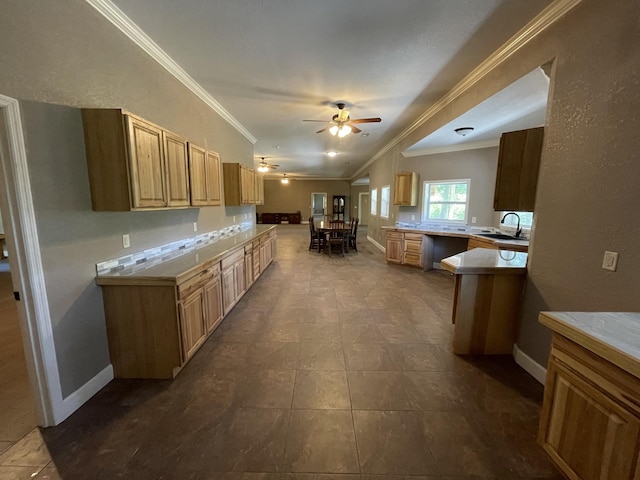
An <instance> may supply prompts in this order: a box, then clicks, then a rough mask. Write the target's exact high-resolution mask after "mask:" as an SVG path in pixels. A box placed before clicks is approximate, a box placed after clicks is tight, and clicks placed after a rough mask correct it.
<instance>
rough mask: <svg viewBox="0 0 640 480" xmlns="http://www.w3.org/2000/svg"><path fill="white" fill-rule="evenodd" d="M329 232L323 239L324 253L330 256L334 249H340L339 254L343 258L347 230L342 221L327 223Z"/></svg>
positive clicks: (345, 248) (346, 247)
mask: <svg viewBox="0 0 640 480" xmlns="http://www.w3.org/2000/svg"><path fill="white" fill-rule="evenodd" d="M329 227H330V230H329V231H328V232H327V235H326V237H325V242H326V249H325V250H326V251H327V253H328V254H329V256H331V253H332V250H333V249H334V247H340V254H341V255H342V256H343V257H344V253H345V250H347V249H348V247H349V246H348V244H347V230H346V228H345V225H344V221H343V220H332V221H330V222H329Z"/></svg>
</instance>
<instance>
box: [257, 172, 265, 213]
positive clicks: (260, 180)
mask: <svg viewBox="0 0 640 480" xmlns="http://www.w3.org/2000/svg"><path fill="white" fill-rule="evenodd" d="M255 179H256V182H255V185H256V204H257V205H264V177H263V176H262V175H260V174H259V173H256V175H255Z"/></svg>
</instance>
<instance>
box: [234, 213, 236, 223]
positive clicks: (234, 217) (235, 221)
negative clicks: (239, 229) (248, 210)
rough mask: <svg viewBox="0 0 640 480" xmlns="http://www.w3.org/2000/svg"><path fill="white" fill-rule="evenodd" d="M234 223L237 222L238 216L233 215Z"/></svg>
mask: <svg viewBox="0 0 640 480" xmlns="http://www.w3.org/2000/svg"><path fill="white" fill-rule="evenodd" d="M233 223H236V216H235V215H234V216H233Z"/></svg>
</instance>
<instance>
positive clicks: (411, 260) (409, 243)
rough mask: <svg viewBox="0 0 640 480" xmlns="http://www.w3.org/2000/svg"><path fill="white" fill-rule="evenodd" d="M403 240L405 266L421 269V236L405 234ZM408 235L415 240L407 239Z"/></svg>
mask: <svg viewBox="0 0 640 480" xmlns="http://www.w3.org/2000/svg"><path fill="white" fill-rule="evenodd" d="M404 235H405V238H404V261H403V263H404V264H406V265H413V266H414V267H422V238H421V237H422V235H415V234H411V233H405V234H404ZM409 235H413V236H415V238H407V237H408V236H409Z"/></svg>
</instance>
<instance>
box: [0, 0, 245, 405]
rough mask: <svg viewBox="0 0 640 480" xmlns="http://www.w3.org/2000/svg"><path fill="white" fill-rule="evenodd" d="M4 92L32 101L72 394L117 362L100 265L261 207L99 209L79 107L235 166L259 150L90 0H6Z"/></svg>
mask: <svg viewBox="0 0 640 480" xmlns="http://www.w3.org/2000/svg"><path fill="white" fill-rule="evenodd" d="M0 44H1V45H2V48H1V49H0V64H1V65H2V68H1V69H0V93H2V94H4V95H7V96H10V97H14V98H18V99H22V100H28V101H22V102H21V108H22V110H23V115H24V119H23V121H24V126H25V130H26V132H25V133H26V142H27V155H28V164H29V171H30V175H31V182H32V185H33V197H34V204H35V205H34V206H35V213H36V220H37V227H38V234H39V237H40V242H41V247H42V258H43V266H44V270H45V272H44V273H45V281H46V285H47V296H48V299H49V303H50V309H51V317H52V323H53V332H54V341H55V347H56V354H57V357H58V366H59V370H60V379H61V384H62V392H63V395H64V396H67V395H69V394H71V393H72V392H74V391H75V390H77V389H78V388H80V387H81V386H82V385H84V384H85V383H86V382H87V381H88V380H90V379H91V378H92V377H93V376H94V375H96V374H97V373H98V372H100V371H101V370H102V369H104V368H105V367H106V366H107V365H108V364H109V358H108V353H107V341H106V335H105V326H104V317H103V311H102V298H101V292H100V290H99V288H97V287H96V286H95V285H94V283H93V278H94V276H95V273H94V264H95V263H96V262H98V261H102V260H107V259H109V258H114V257H117V256H120V255H122V254H124V253H125V251H124V250H123V249H122V234H124V233H129V234H130V236H131V249H129V250H126V252H127V253H130V252H134V251H138V250H142V249H145V248H148V247H150V246H154V245H159V244H163V243H167V242H170V241H174V240H178V239H181V238H185V237H188V236H192V235H193V225H192V224H193V222H198V228H199V231H200V232H206V231H209V230H214V229H218V228H220V227H223V226H227V225H230V224H232V223H233V216H236V222H240V221H241V220H242V218H241V217H244V216H246V217H248V218H249V219H253V218H254V211H255V209H254V207H224V206H222V207H206V208H200V209H185V210H173V211H161V212H160V211H159V212H138V213H126V212H125V213H111V212H92V211H91V204H90V199H89V186H88V178H87V173H86V164H85V160H84V146H83V140H82V126H81V120H80V115H79V111H78V110H77V109H70V108H63V107H56V106H50V105H44V104H38V103H36V102H32V101H37V102H50V103H56V104H61V105H66V106H73V107H82V106H87V107H123V108H126V109H128V110H130V111H132V112H133V113H136V114H138V115H140V116H142V117H145V118H147V119H149V120H151V121H153V122H155V123H158V124H160V125H162V126H163V127H165V128H168V129H170V130H173V131H175V132H176V133H178V134H181V135H184V136H186V137H187V138H188V139H189V140H191V141H193V142H195V143H197V144H199V145H201V146H203V147H207V148H210V149H212V150H216V151H218V152H219V153H220V155H221V158H222V161H223V162H242V163H247V164H251V165H252V164H253V145H252V144H251V142H249V141H248V140H246V139H245V138H244V137H243V136H242V135H241V134H240V133H238V132H237V131H236V130H235V129H234V128H232V127H230V126H229V125H228V124H227V123H226V122H225V121H224V120H222V118H220V117H219V116H218V115H217V114H216V113H214V112H213V111H212V110H211V109H210V108H209V107H207V106H206V105H205V104H204V103H202V102H201V101H200V100H199V99H198V98H197V97H195V96H194V95H193V94H192V93H191V92H190V91H188V90H187V89H186V88H185V87H184V86H183V85H182V84H181V83H179V82H178V81H177V80H175V79H174V78H173V77H172V76H170V75H169V74H168V73H167V72H166V71H165V70H163V69H162V68H161V67H160V66H159V65H157V64H156V63H155V61H153V60H151V58H149V57H148V56H147V55H146V54H145V53H143V52H142V50H140V49H139V48H138V47H136V46H134V45H133V44H132V43H131V42H130V40H128V39H127V38H126V37H125V36H124V35H123V34H122V33H120V32H119V31H118V30H117V29H116V28H115V27H114V26H112V25H111V24H110V23H109V22H107V20H105V19H104V18H103V17H102V16H100V15H99V14H98V13H97V12H96V11H95V10H94V9H93V8H92V7H90V6H89V5H88V4H87V3H85V2H84V1H82V0H67V1H64V2H39V1H35V0H8V1H4V2H2V15H0Z"/></svg>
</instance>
